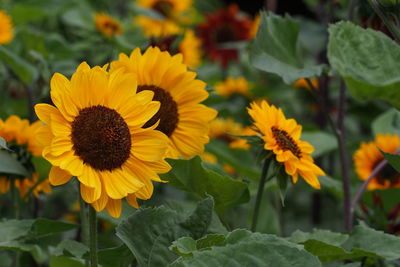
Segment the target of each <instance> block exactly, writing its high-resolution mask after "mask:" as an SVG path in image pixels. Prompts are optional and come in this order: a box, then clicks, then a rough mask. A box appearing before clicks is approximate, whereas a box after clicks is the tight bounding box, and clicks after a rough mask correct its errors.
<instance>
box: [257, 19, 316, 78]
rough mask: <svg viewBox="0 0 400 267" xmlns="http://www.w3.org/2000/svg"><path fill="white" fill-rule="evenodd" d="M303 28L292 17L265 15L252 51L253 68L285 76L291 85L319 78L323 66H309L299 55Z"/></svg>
mask: <svg viewBox="0 0 400 267" xmlns="http://www.w3.org/2000/svg"><path fill="white" fill-rule="evenodd" d="M299 29H300V26H299V24H298V23H297V22H296V21H295V20H293V19H292V18H291V17H290V16H286V17H281V16H278V15H275V14H273V13H266V12H261V23H260V26H259V28H258V32H257V36H256V38H255V40H254V42H253V44H252V46H251V51H250V61H251V63H252V64H253V66H254V67H256V68H258V69H261V70H263V71H266V72H271V73H275V74H277V75H279V76H281V77H282V79H283V81H284V82H285V83H287V84H292V83H293V82H295V81H296V80H297V79H300V78H310V77H314V76H319V75H320V74H321V72H322V70H323V66H322V65H319V66H305V64H304V59H303V58H302V56H301V55H300V53H299V45H298V35H299Z"/></svg>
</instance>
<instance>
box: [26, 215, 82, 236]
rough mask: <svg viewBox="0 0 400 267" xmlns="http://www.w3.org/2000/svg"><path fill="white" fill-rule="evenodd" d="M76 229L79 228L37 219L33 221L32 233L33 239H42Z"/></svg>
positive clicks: (76, 225) (74, 225)
mask: <svg viewBox="0 0 400 267" xmlns="http://www.w3.org/2000/svg"><path fill="white" fill-rule="evenodd" d="M77 227H79V225H78V224H72V223H66V222H61V221H54V220H49V219H44V218H39V219H36V220H35V221H34V223H33V225H32V232H33V235H34V236H35V237H43V236H46V235H50V234H56V233H61V232H65V231H69V230H72V229H75V228H77Z"/></svg>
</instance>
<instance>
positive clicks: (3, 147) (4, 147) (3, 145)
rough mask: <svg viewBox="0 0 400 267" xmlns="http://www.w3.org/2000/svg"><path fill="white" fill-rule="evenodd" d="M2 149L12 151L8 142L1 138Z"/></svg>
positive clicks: (0, 146) (0, 147) (0, 145)
mask: <svg viewBox="0 0 400 267" xmlns="http://www.w3.org/2000/svg"><path fill="white" fill-rule="evenodd" d="M0 149H5V150H8V151H12V150H11V149H10V148H9V147H8V146H7V142H6V140H4V138H2V137H0Z"/></svg>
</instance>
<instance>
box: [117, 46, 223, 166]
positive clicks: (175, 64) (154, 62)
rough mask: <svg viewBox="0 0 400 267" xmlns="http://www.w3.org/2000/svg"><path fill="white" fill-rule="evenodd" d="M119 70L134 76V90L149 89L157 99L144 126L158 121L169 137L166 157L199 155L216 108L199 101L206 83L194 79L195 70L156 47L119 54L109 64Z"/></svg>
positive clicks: (180, 59) (204, 97)
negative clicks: (151, 115) (159, 105)
mask: <svg viewBox="0 0 400 267" xmlns="http://www.w3.org/2000/svg"><path fill="white" fill-rule="evenodd" d="M120 69H122V70H123V71H124V72H126V73H132V74H135V75H136V76H137V79H138V91H142V90H151V91H153V92H154V100H156V101H160V102H161V108H160V110H159V111H158V112H157V114H156V115H155V116H154V117H152V118H151V120H149V121H148V122H147V123H146V124H145V126H146V127H147V126H149V125H153V124H154V123H157V122H158V121H159V123H158V125H157V128H156V129H158V130H160V131H161V132H163V133H164V134H166V135H167V136H168V137H169V149H168V152H167V157H169V158H185V159H187V158H191V157H192V156H194V155H199V154H202V152H203V150H204V144H206V143H208V142H209V136H208V130H209V122H210V121H211V120H212V119H214V118H215V116H216V115H217V111H215V110H214V109H211V108H209V107H206V106H205V105H202V104H199V103H200V102H202V101H203V100H205V99H206V98H207V97H208V93H207V91H206V90H205V86H206V84H205V83H204V82H203V81H200V80H196V79H195V77H196V73H194V72H190V71H188V70H187V67H186V65H185V64H183V63H182V55H181V54H177V55H174V56H171V55H170V54H169V53H168V52H161V51H160V49H159V48H158V47H149V48H148V49H147V50H146V52H145V53H143V54H142V53H141V52H140V49H138V48H137V49H135V50H134V51H133V52H132V53H131V55H130V56H129V57H128V56H127V55H125V54H120V56H119V59H118V60H117V61H114V62H112V63H111V72H112V73H113V72H115V71H119V70H120Z"/></svg>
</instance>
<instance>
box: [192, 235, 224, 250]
mask: <svg viewBox="0 0 400 267" xmlns="http://www.w3.org/2000/svg"><path fill="white" fill-rule="evenodd" d="M225 244H226V239H225V236H224V235H219V234H209V235H206V236H205V237H203V238H200V239H199V240H197V241H196V247H197V249H199V250H201V249H209V248H211V247H215V246H220V247H222V246H225Z"/></svg>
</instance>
